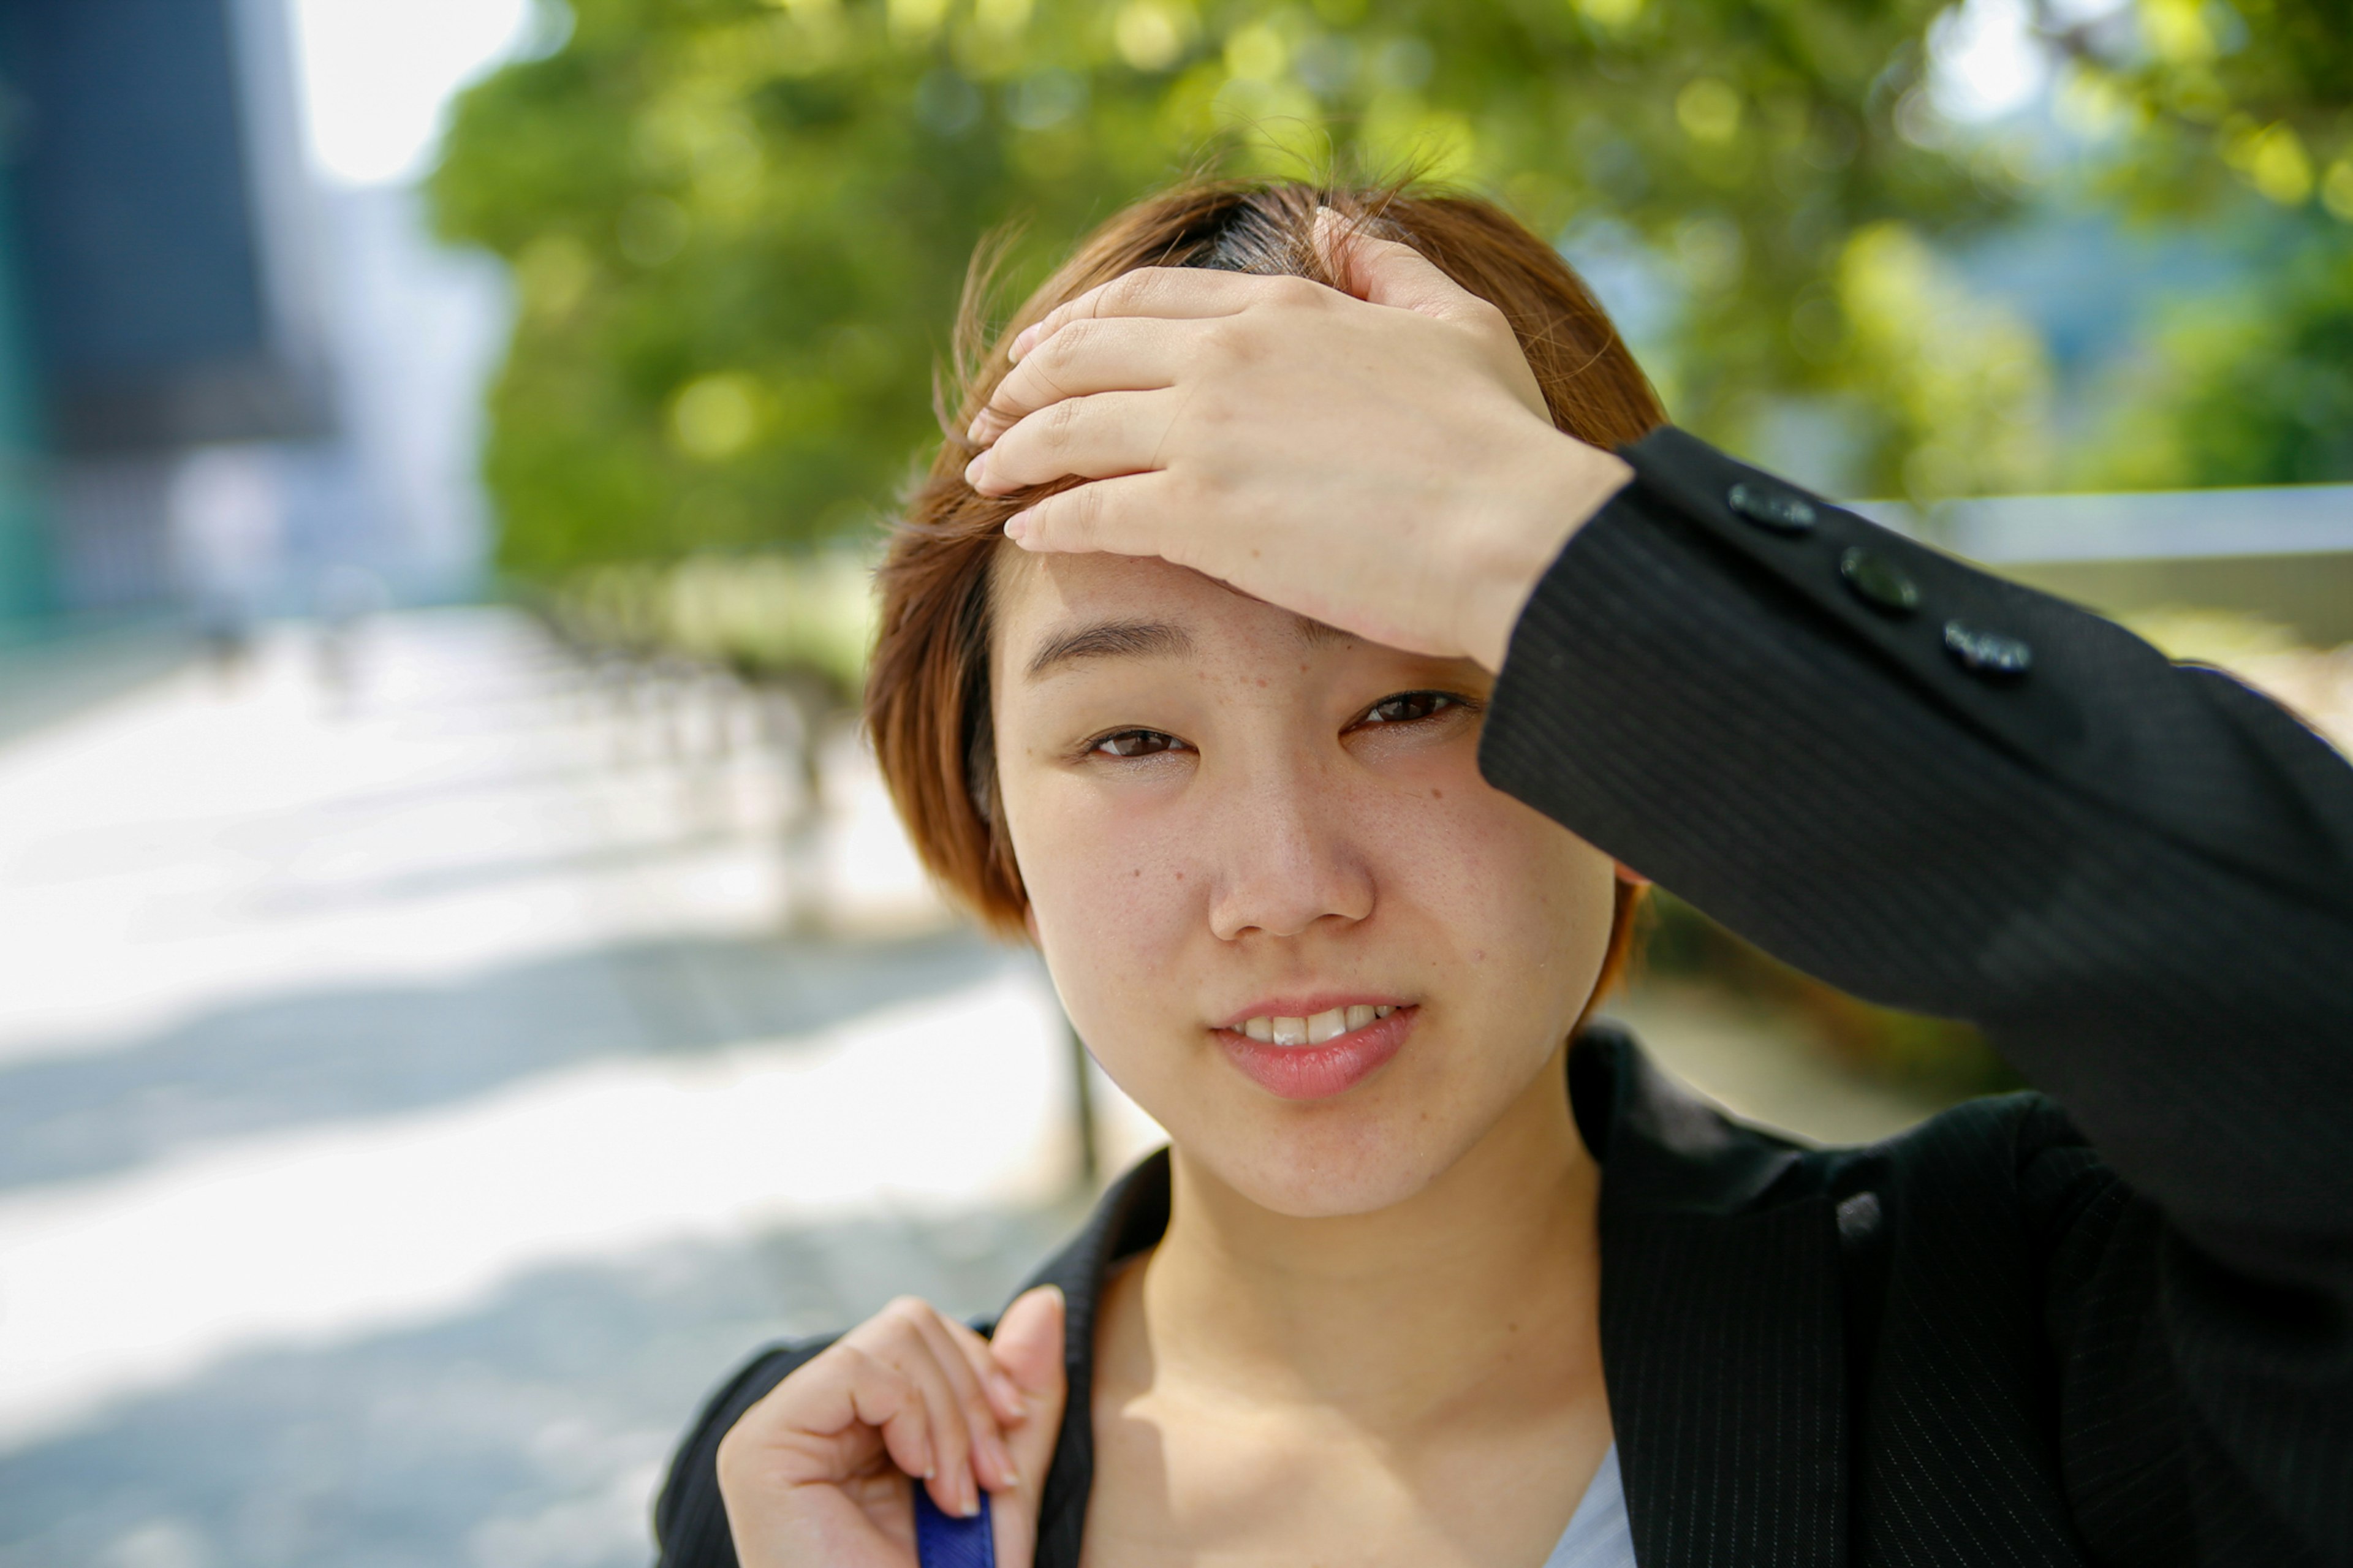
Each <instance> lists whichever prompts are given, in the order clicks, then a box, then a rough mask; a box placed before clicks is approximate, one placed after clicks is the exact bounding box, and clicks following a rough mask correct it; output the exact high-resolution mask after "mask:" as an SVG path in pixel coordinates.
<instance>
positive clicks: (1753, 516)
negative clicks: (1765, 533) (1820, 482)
mask: <svg viewBox="0 0 2353 1568" xmlns="http://www.w3.org/2000/svg"><path fill="white" fill-rule="evenodd" d="M1724 504H1725V505H1726V506H1728V507H1730V508H1731V509H1732V510H1734V511H1736V512H1737V513H1739V514H1740V515H1741V516H1742V517H1745V518H1746V519H1747V520H1748V521H1751V522H1753V523H1755V524H1756V525H1757V527H1759V528H1767V529H1770V530H1772V531H1774V532H1775V533H1807V532H1810V531H1812V529H1813V526H1814V507H1813V503H1812V502H1811V501H1810V500H1807V499H1806V498H1805V497H1803V496H1801V495H1792V494H1791V493H1790V492H1789V491H1788V490H1784V489H1773V488H1772V487H1770V486H1767V485H1758V484H1750V483H1748V482H1746V480H1744V481H1742V482H1741V483H1739V484H1736V485H1735V486H1733V487H1732V489H1729V490H1727V491H1725V496H1724Z"/></svg>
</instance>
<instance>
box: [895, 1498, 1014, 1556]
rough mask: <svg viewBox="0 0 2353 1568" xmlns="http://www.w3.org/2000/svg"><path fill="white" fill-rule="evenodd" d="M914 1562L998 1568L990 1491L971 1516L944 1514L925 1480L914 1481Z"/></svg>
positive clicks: (981, 1499)
mask: <svg viewBox="0 0 2353 1568" xmlns="http://www.w3.org/2000/svg"><path fill="white" fill-rule="evenodd" d="M914 1492H915V1561H916V1562H917V1563H921V1564H922V1565H923V1568H997V1538H996V1537H995V1536H994V1535H992V1534H991V1533H990V1532H989V1528H988V1494H987V1492H985V1491H984V1492H982V1493H981V1494H980V1511H979V1512H978V1513H976V1514H974V1515H973V1516H972V1517H971V1518H970V1519H958V1518H956V1517H955V1515H954V1514H947V1513H942V1512H941V1511H940V1510H939V1505H938V1504H937V1503H934V1501H932V1494H931V1492H930V1491H929V1490H928V1489H926V1488H925V1487H924V1485H923V1482H922V1481H917V1482H915V1484H914Z"/></svg>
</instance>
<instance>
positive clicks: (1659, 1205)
mask: <svg viewBox="0 0 2353 1568" xmlns="http://www.w3.org/2000/svg"><path fill="white" fill-rule="evenodd" d="M1570 1081H1571V1084H1572V1091H1573V1094H1574V1096H1575V1103H1576V1105H1577V1111H1578V1122H1579V1124H1580V1126H1581V1127H1582V1128H1584V1129H1585V1131H1586V1137H1587V1140H1588V1142H1590V1143H1592V1144H1593V1145H1594V1152H1595V1153H1596V1154H1597V1156H1599V1158H1600V1160H1601V1162H1602V1183H1601V1356H1602V1366H1603V1373H1604V1376H1605V1378H1606V1380H1607V1382H1608V1384H1609V1407H1610V1415H1611V1419H1612V1422H1613V1424H1614V1425H1615V1426H1616V1428H1617V1434H1618V1454H1619V1464H1620V1471H1621V1473H1622V1475H1623V1478H1624V1484H1625V1488H1626V1504H1627V1514H1628V1518H1629V1521H1630V1525H1631V1528H1632V1531H1633V1536H1634V1550H1635V1556H1636V1557H1637V1559H1638V1560H1639V1561H1640V1562H1641V1564H1642V1568H1685V1565H1691V1568H1698V1565H1700V1564H1718V1565H1720V1564H1724V1563H1737V1564H1740V1565H1741V1568H1776V1565H1783V1564H1787V1565H1790V1568H1794V1565H1796V1564H1799V1563H1803V1564H1807V1565H1809V1568H1814V1565H1820V1564H1832V1565H1835V1564H1838V1563H1842V1562H1843V1561H1844V1558H1845V1540H1846V1533H1847V1531H1846V1509H1847V1496H1846V1475H1847V1463H1846V1442H1847V1436H1846V1390H1845V1352H1844V1345H1843V1337H1842V1333H1841V1309H1840V1300H1839V1279H1840V1259H1839V1242H1838V1227H1837V1215H1836V1211H1835V1209H1834V1207H1833V1206H1832V1205H1831V1200H1830V1199H1829V1198H1828V1197H1826V1196H1824V1195H1822V1194H1820V1193H1819V1192H1808V1191H1801V1190H1798V1189H1799V1188H1800V1187H1801V1186H1803V1185H1804V1184H1806V1183H1807V1173H1806V1171H1805V1168H1804V1165H1803V1163H1801V1161H1800V1158H1799V1152H1798V1151H1797V1150H1796V1149H1795V1148H1794V1147H1792V1146H1790V1145H1788V1144H1785V1143H1782V1142H1779V1141H1778V1140H1776V1139H1773V1138H1771V1137H1769V1136H1767V1135H1766V1134H1762V1133H1758V1132H1755V1131H1750V1130H1748V1129H1746V1128H1743V1127H1740V1126H1738V1125H1736V1124H1735V1123H1733V1122H1731V1121H1728V1120H1727V1119H1725V1117H1724V1116H1723V1114H1722V1113H1721V1112H1719V1111H1717V1110H1715V1108H1714V1107H1712V1106H1709V1105H1707V1104H1705V1103H1704V1102H1703V1101H1701V1100H1696V1099H1694V1098H1693V1097H1692V1096H1691V1095H1689V1094H1688V1093H1686V1092H1685V1091H1684V1090H1683V1089H1681V1088H1679V1087H1678V1086H1676V1085H1675V1084H1674V1083H1673V1082H1672V1080H1670V1079H1667V1078H1666V1077H1664V1076H1663V1075H1662V1074H1661V1073H1660V1072H1659V1071H1658V1069H1657V1068H1654V1067H1652V1066H1651V1063H1650V1062H1649V1061H1648V1060H1647V1059H1646V1058H1644V1057H1643V1056H1642V1054H1641V1052H1640V1051H1639V1050H1638V1049H1636V1048H1635V1047H1634V1045H1633V1042H1632V1041H1631V1040H1630V1039H1629V1038H1627V1037H1624V1036H1623V1035H1621V1034H1619V1033H1618V1032H1617V1031H1615V1030H1614V1029H1610V1028H1608V1027H1606V1026H1604V1027H1597V1028H1595V1029H1592V1030H1590V1031H1588V1034H1587V1035H1586V1037H1584V1038H1583V1039H1581V1040H1580V1041H1579V1042H1578V1045H1577V1051H1576V1053H1575V1054H1574V1055H1573V1056H1572V1058H1571V1061H1570Z"/></svg>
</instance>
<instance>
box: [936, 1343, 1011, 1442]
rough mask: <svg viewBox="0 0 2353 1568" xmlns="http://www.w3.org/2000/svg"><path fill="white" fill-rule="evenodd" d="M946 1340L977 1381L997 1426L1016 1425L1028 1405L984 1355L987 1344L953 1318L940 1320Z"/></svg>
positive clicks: (1003, 1370)
mask: <svg viewBox="0 0 2353 1568" xmlns="http://www.w3.org/2000/svg"><path fill="white" fill-rule="evenodd" d="M940 1321H941V1322H942V1323H943V1324H944V1325H945V1327H946V1329H947V1331H948V1334H949V1337H950V1338H952V1339H954V1340H955V1345H956V1349H957V1350H959V1351H961V1352H964V1358H965V1362H966V1363H967V1364H969V1365H970V1366H971V1367H972V1372H973V1375H974V1376H975V1377H976V1378H978V1379H979V1380H980V1385H981V1390H982V1392H983V1393H984V1394H987V1397H988V1407H989V1409H990V1410H991V1411H993V1412H995V1413H996V1415H997V1424H998V1426H1000V1427H1002V1426H1015V1425H1018V1423H1019V1422H1020V1421H1022V1420H1023V1419H1024V1418H1025V1417H1027V1416H1028V1415H1029V1405H1028V1404H1027V1403H1026V1402H1025V1401H1024V1400H1023V1399H1022V1397H1021V1389H1020V1386H1019V1385H1018V1384H1016V1383H1015V1382H1014V1381H1013V1379H1012V1378H1011V1377H1009V1376H1008V1375H1007V1374H1006V1372H1005V1369H1004V1368H1003V1367H1001V1366H999V1365H997V1358H996V1357H995V1356H993V1355H991V1354H989V1353H988V1342H987V1340H985V1339H982V1338H981V1337H980V1336H979V1335H978V1334H976V1333H974V1332H973V1331H971V1330H970V1329H968V1328H966V1327H965V1325H964V1324H962V1323H959V1322H957V1321H955V1319H953V1318H943V1319H941V1320H940Z"/></svg>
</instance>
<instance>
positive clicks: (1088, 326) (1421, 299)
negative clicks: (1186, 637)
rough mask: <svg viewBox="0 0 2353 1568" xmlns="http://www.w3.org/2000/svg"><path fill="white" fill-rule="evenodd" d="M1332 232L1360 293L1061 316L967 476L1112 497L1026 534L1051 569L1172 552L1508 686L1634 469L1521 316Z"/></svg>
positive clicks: (1404, 258) (1222, 286)
mask: <svg viewBox="0 0 2353 1568" xmlns="http://www.w3.org/2000/svg"><path fill="white" fill-rule="evenodd" d="M1316 237H1317V243H1318V244H1319V245H1320V246H1322V247H1324V254H1325V256H1326V258H1327V259H1328V260H1329V261H1330V262H1331V263H1332V264H1333V275H1334V276H1335V278H1337V279H1340V281H1341V283H1342V284H1343V285H1344V287H1345V290H1346V291H1345V292H1341V291H1338V290H1335V289H1326V288H1324V287H1323V286H1322V285H1320V284H1316V283H1311V282H1308V281H1305V280H1303V279H1296V278H1266V277H1257V276H1250V275H1245V274H1240V273H1231V272H1216V271H1208V270H1203V269H1197V268H1145V269H1143V270H1140V271H1136V272H1131V273H1128V274H1126V275H1125V276H1124V277H1121V278H1119V279H1114V280H1113V281H1112V282H1109V283H1106V284H1104V285H1103V286H1102V287H1101V288H1098V289H1093V290H1092V291H1091V292H1089V293H1087V294H1084V295H1082V296H1081V297H1080V298H1078V299H1077V300H1071V302H1070V303H1068V304H1065V305H1063V306H1062V307H1060V309H1058V310H1055V311H1053V312H1052V313H1051V314H1050V315H1049V316H1047V317H1046V318H1045V320H1043V321H1039V322H1038V323H1037V324H1036V325H1034V326H1032V327H1031V328H1029V330H1028V331H1025V332H1024V333H1022V335H1021V336H1020V337H1019V338H1018V339H1017V340H1016V341H1015V343H1014V346H1013V351H1012V352H1013V356H1014V358H1015V359H1016V361H1017V362H1018V363H1016V365H1015V367H1014V369H1013V370H1012V372H1011V373H1010V374H1008V375H1007V377H1006V378H1005V380H1004V382H1003V383H1002V384H1001V385H1000V386H999V387H998V389H997V395H996V396H995V398H994V399H993V400H992V401H991V403H990V405H989V407H988V409H987V411H985V412H984V413H983V414H982V415H981V416H980V417H979V419H978V420H977V421H976V422H975V424H974V426H973V428H972V437H973V439H974V440H975V441H976V442H980V443H983V444H989V445H988V449H987V451H985V452H983V453H982V454H981V455H980V456H979V457H978V458H975V459H974V461H973V464H972V467H971V468H969V469H968V470H967V472H966V477H967V479H969V480H970V481H971V482H972V484H973V485H974V487H975V488H976V489H980V490H982V491H983V492H985V493H987V494H991V495H1004V494H1008V493H1010V492H1012V491H1014V490H1018V489H1024V488H1026V487H1028V486H1031V485H1039V484H1045V483H1048V482H1050V481H1052V480H1054V479H1060V478H1063V477H1064V476H1066V475H1076V476H1078V477H1080V478H1082V479H1088V480H1091V481H1092V482H1091V483H1087V484H1082V485H1080V486H1078V487H1076V488H1074V489H1069V490H1065V491H1062V492H1060V494H1057V495H1054V496H1051V497H1049V498H1047V499H1046V500H1042V501H1040V502H1039V503H1038V504H1037V505H1036V506H1033V507H1031V508H1030V509H1029V510H1027V511H1025V512H1023V513H1021V514H1020V515H1019V516H1018V517H1016V518H1015V519H1014V520H1013V521H1011V522H1010V523H1009V524H1008V527H1007V530H1006V531H1007V533H1008V535H1009V536H1011V537H1012V538H1014V539H1015V540H1016V541H1018V542H1019V543H1020V544H1021V545H1022V546H1023V547H1024V548H1026V549H1029V550H1034V551H1048V552H1054V551H1090V550H1102V551H1109V552H1113V553H1116V554H1122V555H1158V556H1162V557H1164V558H1166V559H1167V560H1169V561H1173V562H1176V563H1177V564H1179V565H1183V566H1189V567H1192V568H1194V569H1195V570H1197V571H1199V572H1202V573H1205V574H1208V575H1209V576H1212V577H1215V578H1218V579H1219V580H1220V581H1222V582H1225V583H1229V584H1232V585H1233V586H1234V587H1236V588H1239V589H1240V590H1242V591H1243V592H1245V593H1248V594H1250V595H1255V596H1257V597H1259V598H1261V599H1265V600H1268V601H1269V602H1271V603H1273V604H1278V605H1282V606H1284V607H1285V608H1287V609H1291V610H1294V611H1297V612H1298V613H1300V614H1301V615H1304V616H1312V617H1314V619H1316V620H1319V621H1324V622H1326V623H1328V624H1330V625H1332V626H1338V627H1340V628H1342V629H1343V630H1345V631H1351V632H1355V633H1356V634H1358V635H1360V636H1362V637H1369V638H1371V639H1373V640H1375V641H1377V642H1383V643H1388V644H1390V645H1392V646H1395V647H1404V648H1410V649H1412V650H1414V651H1417V652H1421V653H1430V654H1438V655H1441V656H1456V655H1467V656H1469V657H1470V658H1474V659H1477V660H1478V661H1479V662H1480V663H1482V664H1483V665H1485V666H1486V667H1487V668H1490V669H1498V668H1502V664H1503V658H1504V648H1505V647H1506V646H1507V645H1508V643H1509V640H1510V637H1511V632H1512V626H1513V624H1514V622H1515V621H1516V620H1517V619H1518V617H1519V612H1520V608H1521V606H1522V605H1525V603H1526V600H1527V597H1528V595H1529V594H1530V593H1531V592H1533V591H1534V589H1535V584H1536V580H1537V579H1538V578H1539V577H1540V576H1542V575H1543V574H1544V571H1545V569H1546V567H1547V566H1549V565H1550V564H1551V563H1552V560H1553V558H1554V557H1555V556H1556V555H1557V554H1558V553H1559V552H1560V548H1561V546H1562V545H1563V544H1564V543H1565V542H1567V539H1568V536H1569V535H1570V534H1571V533H1573V532H1574V531H1576V530H1577V526H1578V525H1579V524H1581V523H1582V522H1583V521H1585V520H1586V519H1587V518H1588V517H1590V516H1591V515H1592V514H1593V513H1594V512H1596V511H1598V510H1600V507H1601V505H1602V503H1603V502H1604V501H1606V500H1609V497H1610V496H1611V495H1612V494H1614V493H1615V492H1616V491H1617V490H1618V489H1620V487H1621V486H1622V485H1623V484H1624V483H1625V482H1626V480H1627V479H1628V478H1629V477H1630V470H1629V469H1628V468H1627V467H1626V465H1625V464H1624V463H1623V462H1621V461H1620V460H1619V459H1618V458H1615V457H1613V456H1611V455H1610V454H1609V453H1606V452H1602V451H1599V450H1598V449H1596V448H1594V447H1588V446H1587V445H1585V444H1584V443H1582V442H1580V441H1577V440H1576V439H1574V438H1573V437H1567V436H1565V435H1562V434H1561V433H1560V432H1559V431H1557V430H1556V429H1555V428H1554V427H1553V426H1552V423H1551V421H1550V419H1549V418H1548V417H1547V416H1546V412H1545V405H1544V397H1543V395H1542V393H1541V392H1540V391H1539V390H1538V389H1537V386H1536V381H1535V374H1533V373H1532V372H1531V371H1530V370H1529V368H1528V363H1527V360H1526V357H1525V355H1524V354H1523V353H1521V352H1520V347H1519V343H1518V342H1517V341H1516V340H1515V339H1514V336H1513V335H1512V330H1511V327H1510V325H1509V323H1508V322H1506V321H1505V320H1504V316H1503V313H1502V312H1501V311H1500V310H1496V309H1495V308H1494V307H1493V306H1492V305H1490V304H1488V303H1487V302H1486V301H1485V300H1481V299H1479V298H1478V297H1476V296H1475V295H1472V294H1471V293H1469V292H1467V291H1466V290H1464V289H1461V288H1460V287H1458V286H1457V285H1456V284H1455V283H1454V282H1453V280H1452V279H1449V278H1448V277H1447V276H1446V275H1445V274H1444V273H1442V272H1440V270H1439V269H1438V268H1436V267H1434V266H1432V265H1431V264H1430V262H1429V261H1428V260H1426V259H1424V258H1422V257H1421V256H1420V255H1419V253H1418V252H1416V251H1414V250H1413V249H1411V248H1410V247H1407V246H1403V245H1398V244H1395V243H1392V242H1390V241H1387V240H1379V239H1373V238H1369V237H1364V236H1346V237H1344V236H1343V233H1342V230H1341V227H1340V225H1339V222H1338V220H1337V218H1336V217H1335V216H1332V215H1330V214H1328V213H1327V214H1324V215H1319V219H1318V225H1317V232H1316Z"/></svg>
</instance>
